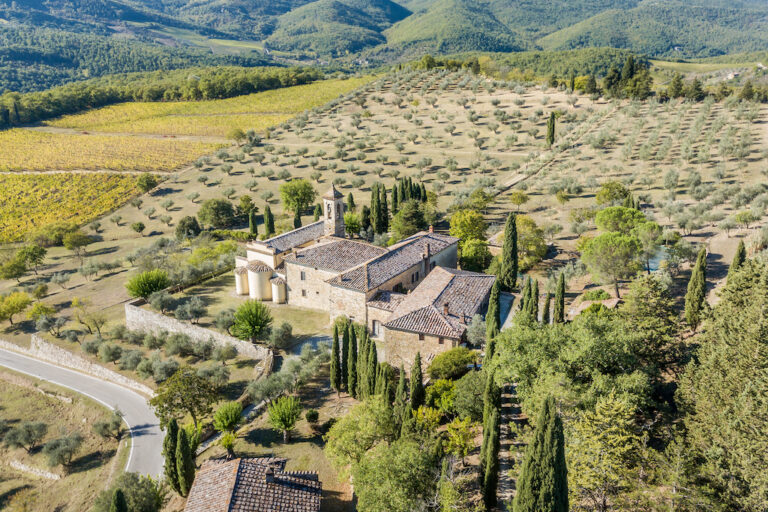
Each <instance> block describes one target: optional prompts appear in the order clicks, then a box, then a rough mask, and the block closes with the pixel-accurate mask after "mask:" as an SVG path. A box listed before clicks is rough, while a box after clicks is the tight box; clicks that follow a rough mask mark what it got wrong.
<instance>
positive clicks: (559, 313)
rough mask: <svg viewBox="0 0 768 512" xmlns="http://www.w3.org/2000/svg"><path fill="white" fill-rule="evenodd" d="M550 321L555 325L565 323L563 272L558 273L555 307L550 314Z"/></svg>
mask: <svg viewBox="0 0 768 512" xmlns="http://www.w3.org/2000/svg"><path fill="white" fill-rule="evenodd" d="M552 313H553V314H552V321H553V322H554V323H556V324H561V323H563V322H565V272H560V276H559V277H558V278H557V290H555V307H554V310H553V312H552Z"/></svg>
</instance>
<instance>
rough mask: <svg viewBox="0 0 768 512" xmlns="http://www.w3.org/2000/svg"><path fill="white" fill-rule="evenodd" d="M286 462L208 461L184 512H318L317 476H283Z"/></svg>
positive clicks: (277, 460)
mask: <svg viewBox="0 0 768 512" xmlns="http://www.w3.org/2000/svg"><path fill="white" fill-rule="evenodd" d="M284 468H285V459H278V458H244V459H233V460H224V459H211V460H208V461H206V462H205V463H204V464H203V466H202V467H201V468H200V470H199V471H198V472H197V475H196V476H195V481H194V483H193V484H192V489H191V490H190V492H189V497H188V498H187V504H186V506H185V507H184V512H319V510H320V496H321V493H322V486H321V484H320V482H319V481H318V479H317V474H316V473H304V472H286V471H284Z"/></svg>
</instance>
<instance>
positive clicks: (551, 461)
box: [540, 406, 569, 512]
mask: <svg viewBox="0 0 768 512" xmlns="http://www.w3.org/2000/svg"><path fill="white" fill-rule="evenodd" d="M545 446H546V449H545V454H546V457H545V459H544V463H545V465H544V468H543V469H544V470H543V474H544V482H545V483H546V484H549V485H547V486H546V487H547V488H545V489H543V491H544V492H542V496H541V500H540V501H545V502H546V507H545V510H552V511H553V512H568V510H569V503H568V468H567V465H566V461H565V436H564V435H563V420H562V419H561V418H560V415H559V414H558V413H557V410H556V409H555V408H554V406H553V408H552V414H551V416H550V422H549V425H548V427H547V436H546V439H545Z"/></svg>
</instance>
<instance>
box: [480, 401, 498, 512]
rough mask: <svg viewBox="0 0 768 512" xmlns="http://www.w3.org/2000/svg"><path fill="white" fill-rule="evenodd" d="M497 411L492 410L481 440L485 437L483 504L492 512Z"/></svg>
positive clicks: (496, 450)
mask: <svg viewBox="0 0 768 512" xmlns="http://www.w3.org/2000/svg"><path fill="white" fill-rule="evenodd" d="M500 433H501V432H500V425H499V410H498V409H494V410H493V412H492V413H491V418H490V421H489V424H488V430H487V432H486V431H483V438H485V437H487V438H488V440H487V442H486V445H487V449H486V451H485V461H484V464H483V468H484V474H483V502H484V503H485V508H486V510H492V509H493V507H495V506H496V490H497V488H498V485H499V448H500V439H499V434H500Z"/></svg>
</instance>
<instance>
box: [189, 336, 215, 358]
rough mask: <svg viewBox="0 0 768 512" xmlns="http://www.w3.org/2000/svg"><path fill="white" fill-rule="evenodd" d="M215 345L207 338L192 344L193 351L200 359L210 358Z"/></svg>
mask: <svg viewBox="0 0 768 512" xmlns="http://www.w3.org/2000/svg"><path fill="white" fill-rule="evenodd" d="M213 349H214V345H213V342H212V341H211V340H206V341H202V342H198V343H193V344H192V353H193V354H194V355H195V357H197V358H198V359H204V360H205V359H210V358H211V355H212V354H213Z"/></svg>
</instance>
